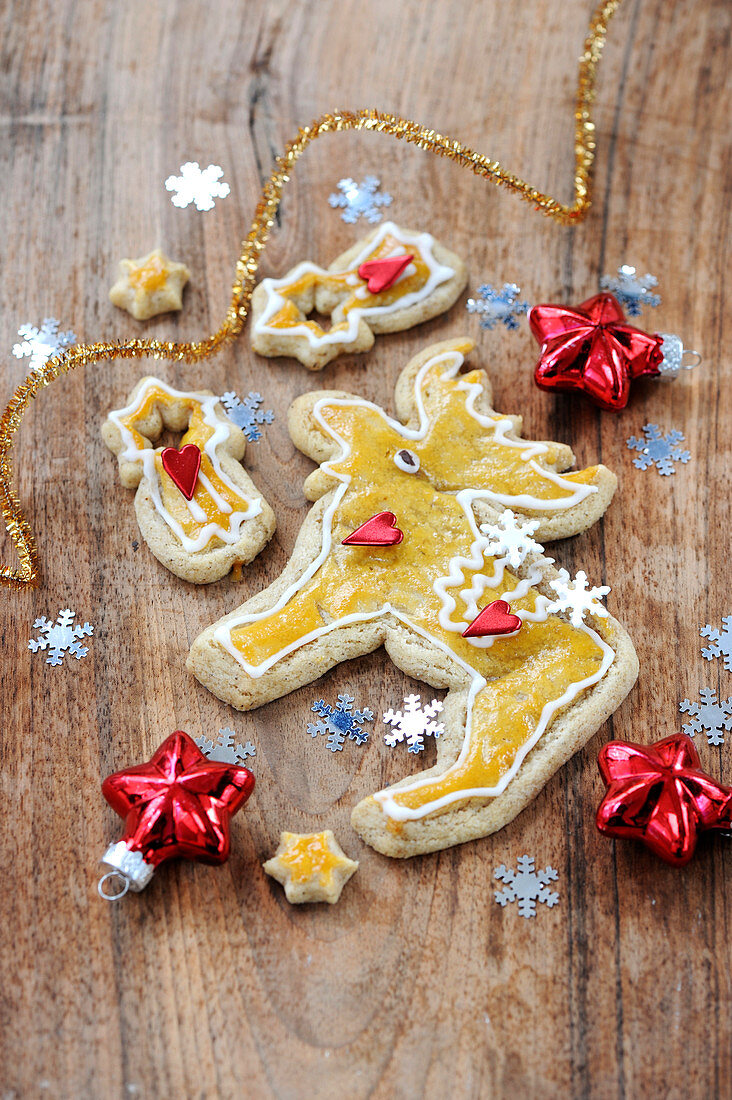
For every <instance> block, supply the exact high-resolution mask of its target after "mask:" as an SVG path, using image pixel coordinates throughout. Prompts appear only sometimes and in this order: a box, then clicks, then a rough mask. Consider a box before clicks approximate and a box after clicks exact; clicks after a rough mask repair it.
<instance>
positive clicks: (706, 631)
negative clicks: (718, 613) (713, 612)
mask: <svg viewBox="0 0 732 1100" xmlns="http://www.w3.org/2000/svg"><path fill="white" fill-rule="evenodd" d="M699 635H700V637H702V638H709V640H710V642H711V643H712V644H711V645H710V646H706V647H705V648H704V649H702V657H706V659H707V660H708V661H711V660H713V659H714V658H715V657H724V667H725V668H726V669H727V672H732V615H727V616H726V618H724V619H722V629H721V630H715V629H714V628H713V627H712V626H710V625H709V623H707V625H706V626H703V627H702V628H701V630H700V631H699Z"/></svg>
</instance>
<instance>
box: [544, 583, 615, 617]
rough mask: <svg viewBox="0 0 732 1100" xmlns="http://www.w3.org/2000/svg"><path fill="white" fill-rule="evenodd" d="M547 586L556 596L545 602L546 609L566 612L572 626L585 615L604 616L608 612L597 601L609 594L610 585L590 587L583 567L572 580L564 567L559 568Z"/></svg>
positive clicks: (554, 611) (553, 611)
mask: <svg viewBox="0 0 732 1100" xmlns="http://www.w3.org/2000/svg"><path fill="white" fill-rule="evenodd" d="M549 586H550V587H551V588H553V589H554V591H555V592H556V594H557V598H556V600H552V601H551V603H549V604H547V608H546V609H547V611H550V612H552V613H556V612H559V611H566V612H568V613H569V621H570V622H571V623H572V625H573V626H581V625H582V620H583V619H584V617H585V615H599V616H600V617H601V618H604V617H605V616H607V614H608V612H607V610H606V608H604V607H603V606H602V604H601V603H598V601H599V600H601V599H603V598H604V597H605V596H608V595H609V594H610V586H609V585H607V584H601V585H597V586H595V587H593V588H590V587H589V581H588V580H587V574H586V573H585V572H584V570H583V569H580V570H579V572H578V573H576V574H575V578H574V580H571V578H570V575H569V573H568V572H567V570H566V569H560V570H559V576H558V577H557V578H556V580H553V581H549Z"/></svg>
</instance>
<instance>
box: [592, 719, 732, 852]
mask: <svg viewBox="0 0 732 1100" xmlns="http://www.w3.org/2000/svg"><path fill="white" fill-rule="evenodd" d="M598 764H599V767H600V774H601V775H602V778H603V780H604V782H605V786H606V787H607V791H606V793H605V797H604V798H603V800H602V802H601V803H600V806H599V807H598V810H597V827H598V829H599V830H600V832H601V833H603V834H604V835H605V836H614V837H633V838H635V839H636V840H640V841H642V842H643V843H644V844H645V845H646V846H647V847H648V848H650V849H651V851H652V852H655V853H656V855H657V856H660V857H661V859H664V860H666V862H667V863H671V864H672V865H673V866H675V867H682V866H683V865H684V864H685V863H688V862H689V860H690V859H691V857H692V856H693V854H694V849H695V848H696V842H697V838H698V835H699V833H701V832H703V831H704V830H705V829H724V830H729V829H732V788H730V787H724V786H722V785H721V784H719V783H717V782H716V781H715V780H714V779H712V778H711V776H708V775H706V774H705V773H704V772H703V771H702V770H701V767H700V761H699V754H698V753H697V751H696V749H695V747H694V743H693V741H691V739H690V738H689V737H687V736H686V734H683V733H676V734H674V735H673V737H667V738H666V739H665V740H664V741H656V743H655V744H653V745H634V744H631V743H630V742H627V741H610V742H608V744H607V745H604V746H603V747H602V749H601V750H600V754H599V757H598Z"/></svg>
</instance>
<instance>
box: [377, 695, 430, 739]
mask: <svg viewBox="0 0 732 1100" xmlns="http://www.w3.org/2000/svg"><path fill="white" fill-rule="evenodd" d="M441 710H442V703H440V702H439V700H437V699H433V700H432V702H431V703H427V704H426V705H425V706H421V705H420V696H419V695H407V697H406V699H405V700H404V710H392V709H391V708H390V709H389V710H387V711H386V713H385V714H384V721H385V722H386V724H387V725H388V726H391V727H392V728H391V729H390V730H389V731H388V733H385V734H384V741H385V743H386V744H387V745H388V746H389V748H390V749H393V748H394V746H395V745H397V744H398V743H399V742H401V741H406V743H407V751H408V752H415V753H416V752H422V750H423V749H424V747H425V744H424V739H425V737H439V736H440V734H441V733H444V732H445V727H444V725H443V724H442V722H435V721H434V719H435V718H436V717H437V715H438V714H439V713H440V711H441Z"/></svg>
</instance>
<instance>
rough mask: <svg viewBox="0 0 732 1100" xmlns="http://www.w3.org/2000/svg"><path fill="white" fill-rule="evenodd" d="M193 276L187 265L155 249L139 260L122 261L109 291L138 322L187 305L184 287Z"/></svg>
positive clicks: (114, 300)
mask: <svg viewBox="0 0 732 1100" xmlns="http://www.w3.org/2000/svg"><path fill="white" fill-rule="evenodd" d="M190 277H191V273H190V271H189V270H188V268H187V267H186V265H185V264H177V263H176V262H175V261H174V260H169V259H168V257H167V256H165V255H164V253H163V252H162V251H161V250H160V249H159V248H155V249H153V251H152V252H149V253H148V254H147V256H142V257H141V258H140V259H139V260H120V263H119V276H118V279H117V282H116V283H115V284H114V286H113V287H112V289H111V290H110V292H109V298H110V301H111V302H112V304H113V305H115V306H119V308H120V309H126V310H127V312H128V313H131V314H132V316H133V317H134V318H135V320H136V321H147V320H148V319H149V318H150V317H156V316H157V314H158V313H170V312H171V311H172V310H175V309H182V307H183V299H182V294H183V287H184V286H185V285H186V283H187V282H188V280H189V279H190Z"/></svg>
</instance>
